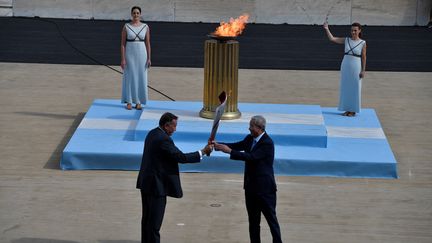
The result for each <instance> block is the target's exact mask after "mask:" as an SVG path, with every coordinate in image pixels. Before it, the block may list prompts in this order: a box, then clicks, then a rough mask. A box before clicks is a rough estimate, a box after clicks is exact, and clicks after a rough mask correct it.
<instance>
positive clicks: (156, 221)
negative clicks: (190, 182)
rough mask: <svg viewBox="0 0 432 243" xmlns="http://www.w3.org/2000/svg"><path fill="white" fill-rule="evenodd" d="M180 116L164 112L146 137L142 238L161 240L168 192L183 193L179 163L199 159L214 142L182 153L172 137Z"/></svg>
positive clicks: (139, 183)
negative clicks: (193, 150) (199, 148)
mask: <svg viewBox="0 0 432 243" xmlns="http://www.w3.org/2000/svg"><path fill="white" fill-rule="evenodd" d="M177 119H178V117H177V116H175V115H174V114H172V113H169V112H167V113H165V114H163V115H162V116H161V118H160V120H159V127H157V128H154V129H153V130H151V131H150V132H149V133H148V134H147V136H146V139H145V144H144V153H143V158H142V162H141V168H140V171H139V174H138V180H137V186H136V187H137V188H138V189H140V190H141V199H142V212H143V213H142V219H141V241H142V242H145V243H159V242H160V234H159V230H160V228H161V225H162V221H163V217H164V213H165V206H166V196H170V197H175V198H181V197H182V196H183V192H182V188H181V184H180V176H179V166H178V163H196V162H200V160H201V158H202V156H203V155H204V154H210V153H211V151H212V145H206V146H205V147H204V148H203V149H202V150H198V151H197V152H193V153H186V154H185V153H183V152H182V151H180V150H179V149H178V148H177V147H176V146H175V145H174V142H173V140H172V139H171V137H170V136H171V135H172V134H173V133H174V132H175V131H176V127H177Z"/></svg>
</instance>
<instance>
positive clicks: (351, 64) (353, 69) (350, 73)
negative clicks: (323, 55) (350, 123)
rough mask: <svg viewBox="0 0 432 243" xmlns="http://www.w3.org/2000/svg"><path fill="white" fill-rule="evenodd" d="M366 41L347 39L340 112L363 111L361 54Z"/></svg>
mask: <svg viewBox="0 0 432 243" xmlns="http://www.w3.org/2000/svg"><path fill="white" fill-rule="evenodd" d="M365 44H366V41H364V40H361V39H359V40H356V41H354V40H352V39H351V38H345V55H344V58H343V60H342V64H341V79H340V92H339V95H340V96H339V107H338V110H340V111H351V112H356V113H359V112H360V110H361V86H362V79H360V77H359V75H360V72H361V53H362V49H363V46H364V45H365Z"/></svg>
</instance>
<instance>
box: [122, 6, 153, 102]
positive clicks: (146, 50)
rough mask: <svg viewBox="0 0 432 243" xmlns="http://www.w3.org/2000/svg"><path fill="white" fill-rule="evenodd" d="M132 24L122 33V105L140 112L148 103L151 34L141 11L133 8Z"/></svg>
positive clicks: (126, 25)
mask: <svg viewBox="0 0 432 243" xmlns="http://www.w3.org/2000/svg"><path fill="white" fill-rule="evenodd" d="M131 14H132V22H131V23H127V24H125V25H124V27H123V31H122V44H121V56H122V60H121V66H122V69H123V83H122V99H121V101H122V103H127V105H126V108H127V109H128V110H130V109H132V103H135V104H136V106H135V108H136V109H138V110H140V109H141V108H142V105H145V104H146V103H147V99H148V89H147V70H148V67H149V66H150V63H151V62H150V33H149V31H150V30H149V27H148V25H147V24H144V23H141V21H140V16H141V10H140V9H138V8H132V11H131Z"/></svg>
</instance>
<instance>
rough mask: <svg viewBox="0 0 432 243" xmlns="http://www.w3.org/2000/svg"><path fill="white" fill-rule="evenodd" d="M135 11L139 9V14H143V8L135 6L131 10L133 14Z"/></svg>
mask: <svg viewBox="0 0 432 243" xmlns="http://www.w3.org/2000/svg"><path fill="white" fill-rule="evenodd" d="M134 9H138V10H139V12H140V13H141V8H140V7H138V6H133V7H132V9H131V13H132V12H133V11H134Z"/></svg>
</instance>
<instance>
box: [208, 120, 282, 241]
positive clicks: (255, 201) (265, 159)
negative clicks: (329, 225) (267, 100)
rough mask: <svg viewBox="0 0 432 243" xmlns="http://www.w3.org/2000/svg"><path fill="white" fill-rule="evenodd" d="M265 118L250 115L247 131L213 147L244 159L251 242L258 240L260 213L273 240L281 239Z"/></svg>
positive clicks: (232, 157) (270, 143)
mask: <svg viewBox="0 0 432 243" xmlns="http://www.w3.org/2000/svg"><path fill="white" fill-rule="evenodd" d="M265 126H266V120H265V119H264V117H262V116H253V117H252V118H251V120H250V122H249V131H250V134H249V135H247V136H246V137H245V138H244V139H243V140H242V141H240V142H236V143H217V142H214V143H213V144H214V148H215V150H217V151H222V152H224V153H227V154H230V158H231V159H233V160H244V161H245V172H244V186H243V188H244V190H245V199H246V209H247V212H248V217H249V236H250V241H251V243H259V242H261V239H260V222H261V213H262V214H263V215H264V217H265V218H266V220H267V223H268V225H269V227H270V231H271V234H272V237H273V242H274V243H276V242H277V243H279V242H282V238H281V232H280V227H279V223H278V220H277V217H276V181H275V178H274V172H273V160H274V144H273V140H272V139H271V138H270V137H269V135H268V134H267V133H266V132H265Z"/></svg>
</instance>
